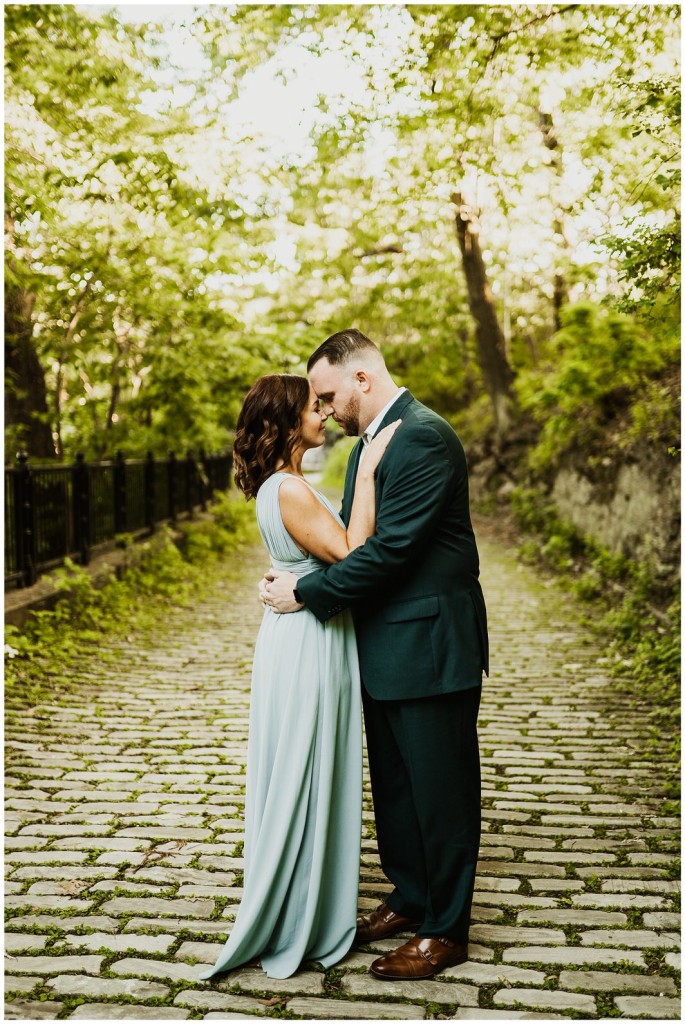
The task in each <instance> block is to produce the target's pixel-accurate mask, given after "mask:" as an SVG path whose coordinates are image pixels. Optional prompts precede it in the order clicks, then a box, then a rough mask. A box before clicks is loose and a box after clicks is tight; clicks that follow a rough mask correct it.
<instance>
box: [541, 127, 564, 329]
mask: <svg viewBox="0 0 685 1024" xmlns="http://www.w3.org/2000/svg"><path fill="white" fill-rule="evenodd" d="M538 123H539V125H540V131H541V133H542V142H543V145H544V146H545V147H546V149H548V150H549V151H550V153H551V154H552V159H551V161H550V166H551V168H552V171H553V172H554V180H555V183H554V185H553V187H552V201H553V202H554V220H553V221H552V226H553V228H554V234H555V235H559V236H560V237H561V238H562V239H563V245H564V249H565V250H566V251H568V249H569V244H568V241H567V238H566V233H565V231H564V219H565V216H564V208H563V206H562V203H561V191H562V187H563V183H562V174H563V171H564V168H563V162H562V161H563V156H562V149H561V145H560V143H559V139H558V137H557V133H556V130H555V128H554V121H553V120H552V115H551V114H548V113H546V112H544V111H542V110H538ZM553 302H554V330H555V331H559V330H561V307H562V306H565V305H566V303H567V302H568V286H567V284H566V280H565V278H564V275H563V273H562V271H561V268H560V267H556V268H555V271H554V299H553Z"/></svg>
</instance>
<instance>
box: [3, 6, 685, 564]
mask: <svg viewBox="0 0 685 1024" xmlns="http://www.w3.org/2000/svg"><path fill="white" fill-rule="evenodd" d="M161 14H162V9H160V16H161ZM119 18H120V16H119V15H118V13H117V11H116V9H113V10H112V11H110V12H109V13H102V12H101V11H99V10H97V9H96V8H94V7H79V6H74V5H59V4H58V5H54V4H53V5H47V4H33V5H26V4H24V5H19V4H12V5H9V6H7V7H6V8H5V24H6V51H7V69H8V70H7V88H6V108H7V143H6V154H7V171H6V191H7V195H6V208H7V211H8V215H9V231H8V236H9V244H8V252H9V255H10V257H11V259H10V260H8V263H7V269H8V280H9V287H8V291H11V290H12V289H17V288H20V287H21V288H23V289H25V290H26V291H27V293H28V294H30V296H32V297H33V298H34V299H35V305H34V308H33V314H32V326H33V332H32V336H31V337H32V344H33V345H35V349H36V352H37V354H38V357H39V360H40V364H41V367H42V369H43V373H44V376H45V381H46V385H47V391H48V398H49V409H50V412H49V416H50V426H51V429H52V430H53V432H54V435H55V436H56V444H57V448H58V453H59V454H60V455H64V456H65V457H71V456H72V455H73V453H74V452H75V451H76V450H77V449H82V450H84V451H85V452H86V454H87V455H88V456H89V457H98V456H99V457H102V456H104V455H109V454H111V453H113V452H114V451H115V450H116V449H117V448H121V449H122V450H123V451H124V452H125V453H126V454H130V455H134V454H140V453H141V452H143V451H144V450H146V449H148V448H149V449H152V450H153V451H156V452H163V451H166V449H167V448H169V447H173V448H174V449H175V450H179V449H182V448H185V447H189V446H190V447H193V448H195V449H196V448H197V447H198V446H199V445H200V444H204V446H205V447H206V448H218V447H222V446H224V445H225V444H227V443H228V441H229V439H230V433H231V429H232V428H233V426H234V424H235V419H236V416H237V412H238V409H239V406H240V402H241V399H242V396H243V395H244V394H245V392H246V391H247V389H248V388H249V386H250V385H251V384H252V382H253V381H254V379H255V378H256V377H257V376H259V375H260V374H261V373H264V372H266V371H267V370H295V371H300V370H302V369H303V365H304V360H305V358H306V355H307V354H308V352H310V351H311V350H312V349H313V348H315V347H316V345H317V344H318V343H319V342H320V341H321V340H323V338H324V337H325V336H326V335H327V334H329V333H331V332H332V331H334V330H337V329H340V328H341V327H344V326H348V325H350V324H356V325H358V326H360V327H361V328H362V329H363V330H365V332H366V333H367V334H369V335H370V336H371V337H372V338H374V340H377V341H378V342H379V343H380V344H381V345H382V347H383V350H384V352H385V354H386V356H387V359H388V363H389V365H390V366H391V369H392V370H393V372H394V373H395V374H396V375H397V377H398V379H399V380H400V381H401V383H404V384H406V385H407V386H409V387H410V388H411V389H412V390H413V391H414V393H415V394H416V395H417V397H419V398H420V399H421V400H423V401H425V402H427V403H428V404H429V405H431V406H433V407H434V408H436V409H437V410H438V411H439V412H441V413H443V415H446V416H447V417H448V419H450V421H451V422H453V423H454V424H455V425H457V426H458V429H459V430H460V432H462V433H463V434H464V435H465V437H466V438H468V439H470V438H474V439H475V438H477V437H479V436H483V435H484V434H485V433H487V431H488V430H489V429H490V427H491V422H492V419H491V413H490V412H489V410H488V409H487V400H485V399H484V398H483V389H482V385H481V380H482V373H481V368H480V366H479V365H478V361H477V359H476V354H475V346H474V341H473V336H474V324H473V321H472V318H471V316H470V314H469V313H468V304H467V295H466V287H465V283H464V281H463V279H462V274H461V268H460V266H459V258H458V250H457V246H456V242H455V232H454V207H453V205H452V203H451V202H450V198H449V197H450V196H451V194H452V193H453V192H454V191H455V190H461V191H462V192H463V193H464V195H465V196H466V197H467V198H468V200H469V202H470V203H472V204H473V206H474V208H477V209H478V211H479V217H480V223H481V230H482V235H481V244H482V248H483V253H484V259H485V263H486V267H487V271H488V275H489V278H490V281H491V284H492V290H493V297H494V302H495V304H496V307H497V311H498V315H499V317H500V320H501V322H502V323H503V324H507V325H508V326H507V329H506V331H505V333H506V334H507V348H508V352H509V357H510V361H511V363H512V365H513V367H514V369H517V370H520V371H521V374H522V377H523V380H522V385H521V388H522V394H523V395H524V398H525V400H526V402H528V403H529V404H528V406H527V408H530V409H531V411H533V410H534V414H535V415H536V416H538V418H539V421H540V422H541V423H543V422H545V421H546V420H547V419H548V418H550V419H551V423H550V424H546V422H545V432H546V433H545V436H544V438H543V440H542V448H541V449H540V451H539V452H538V455H537V456H536V457H538V458H539V459H540V461H541V462H542V463H544V462H545V461H546V460H549V459H550V458H552V457H553V454H554V452H555V451H559V450H560V449H561V448H563V447H565V446H567V445H568V444H570V443H573V442H574V441H578V442H582V441H583V439H584V434H585V433H586V432H587V431H590V432H591V431H592V430H594V429H595V427H597V429H599V428H600V425H601V423H602V422H603V417H604V415H605V413H606V408H605V407H606V405H607V401H608V402H609V404H610V403H611V399H610V390H611V383H610V381H611V377H612V374H613V372H614V370H616V369H617V367H616V366H615V358H614V357H615V353H614V355H612V354H611V352H609V351H608V350H605V348H606V347H605V345H604V343H600V342H601V339H600V338H599V334H600V333H602V332H603V331H604V329H605V328H606V325H604V326H603V327H602V328H601V330H600V327H597V332H598V334H597V337H596V338H595V341H596V342H597V344H596V345H595V346H594V347H593V345H592V344H590V345H589V347H588V348H586V349H582V346H583V345H584V344H585V339H584V338H583V337H581V336H580V334H579V333H578V331H576V333H575V334H573V333H572V336H571V335H568V334H567V342H568V344H567V347H566V349H565V350H564V351H563V352H560V351H558V350H557V348H555V344H556V343H554V344H553V345H552V346H551V348H549V347H548V339H549V336H550V334H551V333H552V332H553V330H554V313H555V311H554V301H553V300H554V289H555V279H556V277H557V276H561V278H562V279H563V280H562V283H563V286H564V294H565V295H568V296H569V297H570V298H571V299H572V300H574V301H575V300H577V299H580V300H588V301H592V302H595V303H599V302H601V301H602V300H603V299H605V298H607V297H609V298H613V299H616V300H618V299H619V298H624V299H625V301H626V302H628V303H634V304H637V305H634V306H631V307H630V308H631V309H633V308H634V311H635V313H636V314H637V315H638V316H640V317H644V316H645V315H646V314H647V313H648V314H649V316H650V317H651V320H652V322H655V323H656V327H655V329H654V330H653V331H652V335H653V339H655V340H653V341H652V342H650V343H649V345H650V347H653V348H654V350H655V351H656V350H657V349H659V350H661V349H664V347H665V346H666V342H667V340H668V339H670V340H668V345H669V346H670V348H669V352H672V349H673V347H674V345H675V338H676V327H677V301H676V299H675V295H676V291H675V289H676V285H677V271H678V268H679V247H678V219H677V213H676V212H675V210H676V202H675V198H676V197H675V193H676V191H677V187H678V176H677V161H676V162H674V158H673V148H674V146H673V140H674V138H675V128H674V126H675V125H676V124H677V118H678V116H679V115H678V103H677V98H678V88H677V83H676V85H675V86H674V84H673V77H674V75H673V74H671V71H676V70H677V62H678V54H677V22H678V18H679V10H678V8H677V7H675V6H668V5H651V6H645V5H636V6H634V7H629V8H625V9H621V13H620V16H618V15H617V13H616V9H615V8H614V7H612V6H610V5H609V6H606V5H595V6H590V5H582V4H581V5H578V4H549V5H546V6H545V7H544V9H543V8H540V9H538V8H535V7H531V6H530V5H486V4H476V5H464V4H462V5H421V4H419V5H404V6H403V5H389V6H387V5H386V6H385V7H379V6H378V5H376V6H374V5H361V6H357V7H350V6H345V5H311V6H309V7H302V6H298V5H285V6H284V5H273V4H271V5H261V6H255V5H233V7H232V8H231V9H230V11H228V12H227V11H225V10H223V9H222V8H221V7H217V8H213V7H211V6H207V5H205V6H204V7H199V8H197V9H195V11H194V12H193V14H192V15H190V16H185V15H184V19H185V27H184V28H183V29H182V33H185V38H186V39H187V40H188V42H189V43H191V44H199V46H200V47H201V50H202V53H203V55H204V57H205V58H206V61H205V64H204V66H198V67H196V68H195V69H194V70H193V73H192V74H191V73H190V72H189V70H188V68H187V67H184V64H183V61H181V60H178V59H177V58H176V57H175V55H174V53H173V50H172V47H171V45H170V44H169V42H168V40H167V39H166V37H165V34H164V31H163V30H162V29H161V28H159V27H156V28H154V30H153V29H151V28H150V27H149V26H148V27H146V28H143V27H141V26H135V25H133V24H131V21H130V20H127V21H120V20H119ZM617 63H618V64H620V67H621V70H622V77H619V76H618V75H617V72H616V68H617ZM331 67H335V68H337V69H338V71H337V72H336V73H333V74H330V75H328V74H327V72H328V69H329V68H331ZM669 69H670V70H669ZM255 72H258V73H259V74H263V76H264V78H263V79H262V80H263V81H265V82H266V81H268V80H269V79H270V78H273V79H274V80H276V81H278V82H280V83H282V85H283V89H284V95H285V96H287V98H288V102H289V103H290V105H291V106H293V105H294V104H296V103H299V102H300V99H299V98H298V96H297V87H298V86H300V87H301V86H302V77H301V76H303V75H304V76H306V75H309V76H310V81H311V82H316V86H315V88H312V89H310V92H311V93H312V102H311V104H310V105H309V106H307V105H306V104H304V105H303V108H302V110H303V117H302V122H303V123H304V124H306V125H308V130H307V131H305V132H304V133H299V132H298V133H297V137H295V138H293V139H292V140H289V141H287V142H281V143H278V142H277V143H273V140H272V139H271V138H270V137H269V136H270V131H269V130H268V129H266V130H263V129H262V128H261V127H260V125H259V124H258V118H257V117H255V118H254V122H252V121H251V120H250V118H249V117H248V119H247V121H246V123H245V124H244V125H243V126H241V123H240V116H241V103H238V104H237V105H234V104H236V101H237V100H239V99H240V101H241V102H244V101H245V97H246V96H247V95H248V94H249V91H250V88H251V84H250V83H251V76H253V75H254V73H255ZM343 79H344V81H345V85H344V86H343V85H341V84H340V83H341V81H342V80H343ZM291 84H292V85H293V86H294V90H295V91H294V93H292V94H291V93H289V92H288V91H287V90H288V88H289V86H290V85H291ZM348 85H349V88H348ZM184 91H185V95H186V99H184V100H183V101H179V100H178V97H177V96H176V95H175V93H176V92H179V93H184ZM253 95H254V93H253ZM293 97H294V98H293ZM544 118H547V119H548V122H549V123H548V124H547V127H548V128H549V127H550V125H551V126H552V136H549V135H548V136H547V137H546V140H544V141H543V134H542V131H541V125H542V123H543V121H544ZM276 134H277V133H276ZM27 139H28V140H30V145H27ZM676 148H677V141H676ZM626 214H627V215H628V216H629V218H630V219H629V221H626ZM573 315H574V314H571V316H573ZM666 323H668V330H664V324H666ZM595 326H596V325H595ZM571 328H572V325H571V324H570V323H569V324H567V327H566V328H565V330H566V331H568V330H570V329H571ZM579 329H580V328H579ZM593 329H594V328H593ZM636 330H637V329H636ZM563 333H564V332H562V334H563ZM606 333H607V334H609V335H610V334H611V330H609V328H606ZM624 333H625V334H626V335H627V334H629V333H630V332H629V331H628V328H625V331H624ZM636 338H637V336H636ZM636 338H634V339H633V340H632V341H631V342H630V344H631V345H632V346H633V348H636V346H637V347H638V348H639V345H638V344H637V340H636ZM657 341H658V345H657ZM662 342H663V344H662ZM621 344H623V342H622V343H621ZM576 346H577V347H578V351H577V352H576V353H575V355H574V348H575V347H576ZM609 348H611V345H610V346H609ZM612 351H613V350H612ZM662 354H663V353H662ZM635 355H636V359H637V362H638V363H639V359H638V357H637V353H636V354H635ZM586 356H587V358H588V359H589V360H590V361H591V363H592V365H591V366H590V367H589V368H588V367H585V362H586V358H585V357H586ZM670 358H671V356H670V355H669V356H668V359H670ZM595 359H597V360H598V364H597V367H594V362H593V361H594V360H595ZM559 361H560V362H562V363H564V365H565V366H566V369H567V371H568V375H569V376H568V378H565V379H562V378H561V377H560V376H559V372H558V366H557V363H558V362H559ZM667 361H668V360H667ZM662 364H663V361H661V362H660V358H655V359H654V361H653V364H650V365H648V366H647V367H646V368H643V369H640V368H639V367H638V365H637V363H636V364H635V365H634V366H633V367H632V369H634V370H635V371H636V374H637V377H638V380H637V386H638V387H641V386H642V385H643V384H644V382H645V381H646V380H650V379H651V378H652V377H653V376H654V374H655V373H656V372H658V370H656V369H655V367H656V366H657V365H662ZM623 369H625V368H623ZM623 369H622V368H621V367H620V366H619V367H618V373H619V376H621V374H622V372H623ZM631 373H632V370H631ZM548 376H549V381H548V379H547V378H548ZM548 384H549V386H548ZM567 385H569V397H568V400H566V386H567ZM617 386H619V387H622V386H624V385H617ZM626 386H628V387H632V384H631V383H630V382H628V384H627V385H626ZM8 387H9V388H10V389H11V390H12V391H15V390H16V391H20V390H21V381H18V380H16V379H10V380H9V382H8ZM538 393H547V397H546V398H545V402H548V404H547V405H545V404H544V402H543V403H542V404H538V403H537V402H536V400H535V395H536V394H538ZM550 394H551V397H550ZM633 394H634V393H633V392H632V391H631V395H633ZM653 400H654V401H656V400H657V399H656V396H653ZM566 405H568V408H566ZM588 411H589V412H588ZM668 415H669V414H668V412H667V411H666V412H665V413H664V416H663V417H662V419H663V421H664V422H665V421H666V420H667V419H668ZM640 417H642V420H643V421H649V422H650V423H653V422H654V421H653V419H650V415H649V409H648V408H645V410H644V412H643V413H639V414H638V416H637V419H636V429H638V430H639V429H640V427H639V424H638V423H637V421H638V420H639V419H640ZM580 421H582V429H580V428H579V431H580V432H579V433H578V435H576V433H574V431H575V429H576V426H577V424H578V423H579V422H580ZM8 430H9V433H8V443H9V444H10V450H13V449H14V448H16V447H17V446H18V445H19V444H20V443H21V442H22V440H25V438H22V436H21V431H20V430H19V429H18V428H17V427H16V426H15V425H13V424H11V423H10V424H8ZM194 543H196V544H202V543H203V542H201V541H199V540H196V541H195V542H194Z"/></svg>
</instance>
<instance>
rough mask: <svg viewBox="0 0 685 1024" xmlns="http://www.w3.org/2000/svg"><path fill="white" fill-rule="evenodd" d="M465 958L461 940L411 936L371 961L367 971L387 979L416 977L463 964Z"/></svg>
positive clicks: (467, 955)
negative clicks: (402, 943)
mask: <svg viewBox="0 0 685 1024" xmlns="http://www.w3.org/2000/svg"><path fill="white" fill-rule="evenodd" d="M468 958H469V947H468V946H467V945H464V944H463V943H459V942H454V941H453V940H452V939H444V938H439V939H438V938H436V939H434V938H432V937H430V938H424V937H422V936H420V935H415V936H414V938H413V939H410V940H409V942H405V944H404V945H403V946H399V947H398V949H394V950H393V951H392V953H387V954H386V955H385V956H381V957H379V958H378V960H374V962H373V963H372V964H371V970H372V971H373V973H374V974H375V975H376V977H378V978H384V979H386V980H388V981H407V980H416V979H418V978H432V977H433V975H434V974H437V973H438V971H442V970H444V969H445V967H455V966H456V965H457V964H463V963H464V962H465V961H466V960H468Z"/></svg>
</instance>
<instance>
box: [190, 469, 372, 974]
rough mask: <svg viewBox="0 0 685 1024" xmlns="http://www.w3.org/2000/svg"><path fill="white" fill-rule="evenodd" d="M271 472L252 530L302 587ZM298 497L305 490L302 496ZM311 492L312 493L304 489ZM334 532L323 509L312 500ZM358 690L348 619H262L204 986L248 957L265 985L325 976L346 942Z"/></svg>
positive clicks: (355, 863) (353, 888) (351, 922)
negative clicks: (238, 850) (241, 860)
mask: <svg viewBox="0 0 685 1024" xmlns="http://www.w3.org/2000/svg"><path fill="white" fill-rule="evenodd" d="M286 475H287V474H284V473H275V474H273V476H271V477H269V478H268V479H267V480H266V481H265V482H264V483H263V484H262V486H261V487H260V489H259V492H258V494H257V521H258V524H259V529H260V532H261V534H262V539H263V540H264V543H265V544H266V547H267V549H268V551H269V553H270V555H271V559H272V564H273V567H274V568H275V569H283V570H286V571H289V572H293V573H296V574H297V575H298V576H304V575H306V574H307V573H310V572H313V571H314V570H316V569H318V568H320V567H321V566H322V565H323V564H324V563H322V562H320V561H319V560H318V559H317V558H314V557H311V556H310V557H307V558H305V557H304V556H303V554H302V552H301V551H300V550H299V548H298V547H297V545H296V544H295V542H294V540H293V539H292V537H291V536H290V534H289V533H288V531H287V530H286V528H285V526H284V524H283V520H282V518H281V512H280V506H279V499H278V494H279V488H280V485H281V484H282V483H283V480H284V479H285V478H286ZM307 486H309V485H307ZM312 490H313V488H312ZM314 493H315V494H316V496H317V498H318V499H319V500H320V501H321V502H322V503H323V504H324V505H325V506H326V508H327V509H328V510H329V511H330V513H331V515H333V516H335V517H336V519H338V520H339V522H340V523H341V525H342V520H340V519H339V517H338V516H337V513H336V512H335V511H334V509H333V508H332V506H331V505H330V503H329V502H328V501H327V500H326V498H325V497H324V496H323V495H321V494H319V493H318V492H317V491H314ZM361 729H362V727H361V684H360V679H359V665H358V660H357V646H356V640H355V635H354V627H353V624H352V616H351V614H350V612H349V611H345V612H343V613H341V614H340V615H337V616H335V617H334V618H333V619H330V620H329V621H328V622H327V623H325V624H322V623H320V622H319V621H318V620H317V619H316V618H315V616H314V615H313V614H312V613H311V612H309V611H307V609H306V608H305V609H304V610H302V611H300V612H296V613H292V614H288V615H279V614H278V613H277V612H274V611H273V610H272V609H271V608H268V607H267V608H266V609H265V612H264V618H263V620H262V624H261V627H260V630H259V634H258V637H257V644H256V647H255V654H254V664H253V670H252V696H251V704H250V731H249V740H248V754H247V793H246V805H245V847H244V853H245V876H244V890H243V899H242V902H241V904H240V908H239V910H238V914H237V918H236V921H235V924H234V926H233V930H232V932H231V934H230V936H229V938H228V940H227V942H226V944H225V946H224V948H223V950H222V951H221V953H220V955H219V958H218V960H217V961H216V963H215V965H214V967H213V968H212V969H211V970H209V971H206V972H205V973H204V974H201V975H200V977H201V978H210V977H212V976H213V975H215V974H218V973H219V972H222V971H227V970H229V969H231V968H233V967H237V966H239V965H240V964H244V963H247V962H248V961H250V960H253V959H255V958H256V957H260V959H261V963H262V968H263V969H264V971H266V973H267V975H268V976H269V977H270V978H287V977H290V975H291V974H293V973H294V972H295V971H296V970H297V969H298V967H299V966H300V964H301V963H302V961H303V960H315V961H318V962H319V963H320V964H322V965H323V966H324V967H330V966H332V965H333V964H335V963H337V962H338V961H339V960H341V959H342V958H343V956H344V955H345V954H346V953H347V951H348V950H349V948H350V946H351V944H352V940H353V938H354V933H355V926H356V915H357V891H358V881H359V855H360V836H361V802H362V731H361Z"/></svg>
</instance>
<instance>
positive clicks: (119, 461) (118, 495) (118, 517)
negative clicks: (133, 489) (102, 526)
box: [114, 451, 127, 533]
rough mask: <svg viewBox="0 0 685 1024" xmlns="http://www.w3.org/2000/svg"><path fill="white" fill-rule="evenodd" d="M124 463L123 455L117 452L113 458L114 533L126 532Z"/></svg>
mask: <svg viewBox="0 0 685 1024" xmlns="http://www.w3.org/2000/svg"><path fill="white" fill-rule="evenodd" d="M126 519H127V517H126V461H125V459H124V453H123V452H121V451H119V452H117V454H116V456H115V458H114V532H115V533H124V531H125V530H126Z"/></svg>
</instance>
